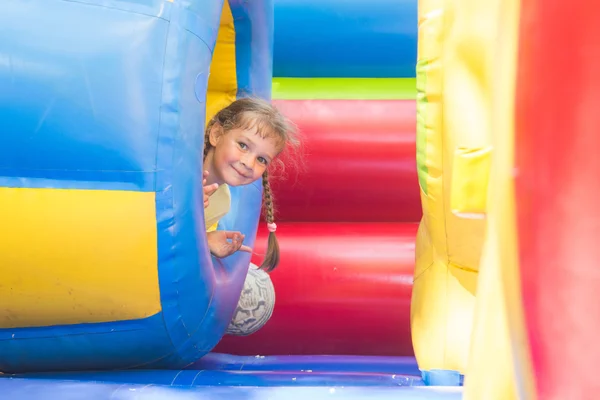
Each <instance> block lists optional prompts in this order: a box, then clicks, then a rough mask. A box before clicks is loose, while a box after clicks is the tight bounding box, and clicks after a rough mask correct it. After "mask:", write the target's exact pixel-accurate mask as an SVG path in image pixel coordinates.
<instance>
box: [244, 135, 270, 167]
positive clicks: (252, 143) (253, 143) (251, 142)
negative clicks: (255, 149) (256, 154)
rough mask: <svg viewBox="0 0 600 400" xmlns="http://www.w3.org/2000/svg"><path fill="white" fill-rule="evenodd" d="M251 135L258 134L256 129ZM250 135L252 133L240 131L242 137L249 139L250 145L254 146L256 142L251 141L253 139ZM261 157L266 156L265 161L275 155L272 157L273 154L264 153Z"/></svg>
mask: <svg viewBox="0 0 600 400" xmlns="http://www.w3.org/2000/svg"><path fill="white" fill-rule="evenodd" d="M253 135H258V131H256V133H254V134H253ZM250 136H252V135H250V134H248V133H246V132H244V133H242V137H243V138H244V139H245V140H247V141H249V142H250V145H251V146H256V142H254V141H253V140H252V139H251V138H250ZM261 157H265V158H267V159H268V160H267V161H273V159H274V158H275V157H273V156H271V155H269V154H264V155H261Z"/></svg>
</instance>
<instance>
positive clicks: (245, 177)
mask: <svg viewBox="0 0 600 400" xmlns="http://www.w3.org/2000/svg"><path fill="white" fill-rule="evenodd" d="M231 168H233V170H234V171H235V172H236V173H237V174H238V175H239V176H241V177H242V178H244V179H248V177H247V176H246V175H244V174H242V173H241V172H240V171H238V170H237V168H235V167H231Z"/></svg>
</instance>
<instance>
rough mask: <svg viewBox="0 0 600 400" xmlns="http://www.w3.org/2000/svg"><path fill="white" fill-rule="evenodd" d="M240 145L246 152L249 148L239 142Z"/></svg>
mask: <svg viewBox="0 0 600 400" xmlns="http://www.w3.org/2000/svg"><path fill="white" fill-rule="evenodd" d="M239 145H240V147H241V148H242V149H244V150H245V149H247V148H248V146H246V143H242V142H239Z"/></svg>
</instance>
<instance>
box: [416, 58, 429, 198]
mask: <svg viewBox="0 0 600 400" xmlns="http://www.w3.org/2000/svg"><path fill="white" fill-rule="evenodd" d="M426 70H427V62H426V61H423V60H421V61H418V62H417V85H419V86H418V97H417V174H418V177H419V184H420V185H421V189H422V190H423V192H424V193H425V194H426V195H427V194H429V192H428V188H427V175H428V174H429V168H427V122H428V121H427V96H426V95H425V93H426V87H427V73H426Z"/></svg>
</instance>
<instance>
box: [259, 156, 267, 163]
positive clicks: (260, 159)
mask: <svg viewBox="0 0 600 400" xmlns="http://www.w3.org/2000/svg"><path fill="white" fill-rule="evenodd" d="M258 162H259V163H261V164H267V160H266V159H265V158H264V157H258Z"/></svg>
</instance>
